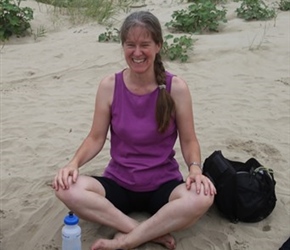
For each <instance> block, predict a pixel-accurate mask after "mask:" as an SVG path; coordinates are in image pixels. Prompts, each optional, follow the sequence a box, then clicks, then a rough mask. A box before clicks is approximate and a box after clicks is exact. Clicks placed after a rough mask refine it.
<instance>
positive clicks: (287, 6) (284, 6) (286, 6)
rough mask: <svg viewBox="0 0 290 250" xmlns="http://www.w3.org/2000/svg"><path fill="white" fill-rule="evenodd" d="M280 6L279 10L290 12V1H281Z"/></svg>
mask: <svg viewBox="0 0 290 250" xmlns="http://www.w3.org/2000/svg"><path fill="white" fill-rule="evenodd" d="M278 5H279V9H280V10H282V11H287V10H290V1H289V0H280V2H279V3H278Z"/></svg>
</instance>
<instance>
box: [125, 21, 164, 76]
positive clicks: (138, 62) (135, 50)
mask: <svg viewBox="0 0 290 250" xmlns="http://www.w3.org/2000/svg"><path fill="white" fill-rule="evenodd" d="M160 47H161V45H160V44H156V43H155V41H154V40H153V39H152V36H151V33H150V32H149V31H148V29H146V28H145V27H142V26H134V27H131V28H130V30H129V31H128V35H127V38H126V40H125V41H124V43H123V49H124V55H125V59H126V62H127V64H128V66H129V67H130V69H131V70H132V71H134V72H135V73H139V74H140V73H145V72H148V71H150V70H153V69H154V60H155V56H156V54H157V53H158V52H159V51H160Z"/></svg>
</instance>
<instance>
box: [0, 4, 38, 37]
mask: <svg viewBox="0 0 290 250" xmlns="http://www.w3.org/2000/svg"><path fill="white" fill-rule="evenodd" d="M20 3H21V0H18V1H13V0H1V2H0V40H1V41H5V40H8V39H9V38H10V37H11V36H13V35H16V36H25V35H26V33H27V30H28V29H30V27H31V26H30V23H29V21H30V20H32V19H33V11H32V9H31V8H29V7H20Z"/></svg>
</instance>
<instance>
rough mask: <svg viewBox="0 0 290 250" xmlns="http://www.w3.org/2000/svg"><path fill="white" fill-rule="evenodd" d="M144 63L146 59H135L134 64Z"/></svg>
mask: <svg viewBox="0 0 290 250" xmlns="http://www.w3.org/2000/svg"><path fill="white" fill-rule="evenodd" d="M144 61H145V59H140V60H137V59H133V62H135V63H142V62H144Z"/></svg>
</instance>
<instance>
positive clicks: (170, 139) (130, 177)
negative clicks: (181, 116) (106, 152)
mask: <svg viewBox="0 0 290 250" xmlns="http://www.w3.org/2000/svg"><path fill="white" fill-rule="evenodd" d="M172 77H173V75H172V74H170V73H168V72H167V73H166V89H167V91H168V92H170V90H171V81H172ZM115 79H116V80H115V91H114V97H113V103H112V107H111V116H112V118H111V127H110V131H111V157H112V159H111V160H110V162H109V164H108V166H107V168H106V169H105V172H104V176H105V177H108V178H110V179H113V180H114V181H116V182H117V183H118V184H119V185H121V186H122V187H124V188H127V189H129V190H132V191H136V192H146V191H152V190H155V189H157V188H158V187H159V186H160V185H161V184H163V183H165V182H167V181H170V180H182V175H181V173H180V171H179V165H178V163H177V161H176V160H175V158H174V156H175V151H174V150H173V147H174V144H175V142H176V138H177V129H176V123H175V120H174V119H172V121H171V123H170V126H169V128H168V129H167V130H166V131H165V132H164V133H159V132H158V131H157V123H156V119H155V106H156V101H157V96H158V93H159V88H156V89H155V90H154V91H153V92H151V93H149V94H145V95H136V94H133V93H132V92H130V91H129V90H128V89H127V87H126V85H125V83H124V80H123V71H122V72H119V73H117V74H116V76H115Z"/></svg>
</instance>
